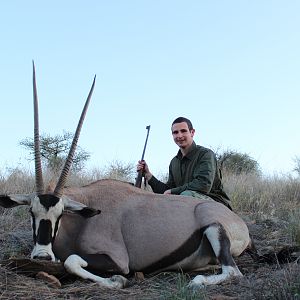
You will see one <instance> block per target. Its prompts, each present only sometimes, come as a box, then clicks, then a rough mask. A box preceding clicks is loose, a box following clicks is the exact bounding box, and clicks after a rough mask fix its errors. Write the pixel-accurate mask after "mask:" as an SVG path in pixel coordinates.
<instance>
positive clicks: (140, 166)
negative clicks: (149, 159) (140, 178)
mask: <svg viewBox="0 0 300 300" xmlns="http://www.w3.org/2000/svg"><path fill="white" fill-rule="evenodd" d="M136 170H137V172H139V171H141V170H142V171H143V172H144V174H145V177H146V179H147V180H150V178H151V177H152V174H151V172H150V170H149V167H148V165H147V163H146V161H144V160H139V161H138V164H137V166H136Z"/></svg>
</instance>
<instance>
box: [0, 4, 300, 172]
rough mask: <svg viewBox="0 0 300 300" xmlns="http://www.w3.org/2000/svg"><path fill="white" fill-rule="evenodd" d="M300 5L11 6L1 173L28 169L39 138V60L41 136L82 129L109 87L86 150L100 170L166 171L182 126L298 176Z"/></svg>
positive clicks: (2, 75)
mask: <svg viewBox="0 0 300 300" xmlns="http://www.w3.org/2000/svg"><path fill="white" fill-rule="evenodd" d="M299 12H300V1H264V0H259V1H255V0H254V1H253V0H251V1H243V0H235V1H233V0H232V1H225V0H224V1H221V0H219V1H201V0H198V1H188V0H186V1H174V0H172V1H164V0H160V1H157V0H152V1H142V0H140V1H131V0H127V1H114V0H111V1H101V0H98V1H92V0H85V1H74V0H73V1H50V2H49V1H48V2H44V1H30V0H28V1H14V0H11V1H1V4H0V25H1V26H0V33H1V56H0V60H1V71H0V82H1V89H0V98H1V118H0V125H1V144H2V145H1V150H0V166H1V168H3V167H5V166H16V165H18V164H19V163H21V164H23V163H24V164H26V163H27V162H26V160H25V158H26V156H27V153H26V151H25V150H24V149H22V148H21V146H19V145H18V143H19V141H20V140H22V139H23V138H25V137H31V136H32V135H33V106H32V65H31V64H32V59H34V60H35V64H36V73H37V84H38V94H39V101H40V131H41V132H44V133H49V134H53V135H54V134H59V133H62V131H63V130H67V131H74V130H75V127H76V125H77V121H78V118H79V115H80V112H81V109H82V106H83V104H84V101H85V99H86V96H87V94H88V91H89V88H90V85H91V83H92V80H93V77H94V74H97V82H96V87H95V92H94V95H93V99H92V102H91V105H90V108H89V111H88V113H87V117H86V121H85V124H84V127H83V130H82V134H81V137H80V140H79V144H80V146H81V147H83V148H84V149H85V150H87V151H89V152H90V153H91V160H90V163H89V166H90V167H92V166H95V167H98V168H102V167H103V166H104V165H106V164H108V163H109V162H111V161H113V160H119V161H123V162H126V163H127V162H134V163H135V162H136V161H137V160H138V159H139V158H140V157H141V154H142V150H143V145H144V141H145V137H146V129H145V127H146V126H147V125H149V124H150V125H151V131H150V136H149V141H148V148H147V150H146V155H145V158H146V160H147V161H148V163H149V166H150V169H151V170H152V171H153V173H155V174H157V173H165V172H167V169H168V164H169V161H170V159H171V158H172V157H173V156H174V154H175V153H176V152H177V146H176V145H175V144H174V142H173V140H172V137H171V132H170V124H171V122H172V121H173V119H175V118H176V117H178V116H186V117H188V118H190V119H191V120H192V122H193V124H194V127H195V129H196V135H195V141H196V142H197V143H198V144H201V145H203V146H206V147H210V148H212V149H214V150H216V149H220V148H221V149H228V148H229V149H233V150H237V151H239V152H242V153H248V154H249V155H250V156H251V157H253V158H254V159H256V160H257V161H258V162H259V164H260V166H261V167H262V170H263V172H264V173H265V174H274V173H276V174H282V173H284V174H286V173H289V172H291V170H292V169H293V165H294V163H293V157H295V156H296V155H300V139H299V133H298V131H299V111H300V101H299V100H300V99H299V98H300V84H299V80H300V73H299V72H300V18H299Z"/></svg>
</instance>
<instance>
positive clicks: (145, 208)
mask: <svg viewBox="0 0 300 300" xmlns="http://www.w3.org/2000/svg"><path fill="white" fill-rule="evenodd" d="M94 85H95V78H94V81H93V84H92V87H91V89H90V92H89V95H88V97H87V100H86V103H85V106H84V109H83V111H82V114H81V117H80V121H79V123H78V125H77V129H76V132H75V135H74V140H73V143H72V146H71V148H70V152H69V154H68V157H67V159H66V162H65V166H64V168H63V170H62V172H61V175H60V178H59V179H58V183H57V185H56V187H55V189H54V190H53V191H51V192H48V191H47V192H45V188H44V183H43V176H42V166H41V155H40V144H39V119H38V98H37V89H36V76H35V66H34V63H33V99H34V144H35V174H36V192H35V193H33V194H24V195H23V194H11V195H10V194H8V195H1V196H0V205H1V206H3V207H5V208H11V207H14V206H18V205H28V206H29V211H30V214H31V220H32V231H33V242H34V247H33V250H32V253H31V257H32V258H34V259H42V260H51V261H56V260H60V261H62V262H64V266H65V268H66V270H67V271H68V272H70V273H72V274H75V275H78V276H79V277H81V278H83V279H89V280H92V281H95V282H98V283H99V285H100V286H101V287H107V288H123V287H125V286H126V284H127V281H128V280H127V279H126V278H125V277H124V276H126V275H128V274H131V273H132V272H144V273H154V272H155V273H157V272H160V271H167V270H173V271H175V270H183V271H199V269H201V268H203V267H206V266H208V265H209V264H212V263H219V264H220V265H221V268H222V271H221V273H220V274H214V275H208V276H203V275H197V276H195V278H194V279H193V280H191V281H190V283H189V286H190V287H201V286H203V285H211V284H218V283H220V282H223V281H224V280H227V279H228V278H231V277H237V276H242V274H241V272H240V270H239V269H238V267H237V265H236V263H235V261H234V259H233V257H236V256H239V255H240V254H241V253H242V252H243V251H244V250H245V249H246V248H247V247H248V246H250V245H251V239H250V237H249V232H248V228H247V226H246V224H245V222H244V221H243V220H242V219H241V218H240V217H239V216H238V215H236V214H235V213H234V212H233V211H231V210H229V209H228V208H227V207H225V206H224V205H223V204H220V203H217V202H215V201H214V200H212V199H210V198H209V197H207V196H203V199H197V198H193V197H187V196H177V195H161V194H154V193H152V192H149V191H145V190H141V189H139V188H136V187H134V186H133V185H131V184H129V183H126V182H121V181H117V180H109V179H107V180H99V181H96V182H93V183H91V184H89V185H86V186H83V187H65V185H66V180H67V176H68V173H69V170H70V167H71V163H72V158H73V155H74V152H75V148H76V145H77V142H78V138H79V134H80V130H81V127H82V124H83V120H84V117H85V114H86V111H87V108H88V105H89V102H90V99H91V96H92V93H93V89H94ZM100 212H101V214H100ZM103 274H111V277H108V276H107V275H106V277H105V276H104V275H103ZM101 276H104V277H101Z"/></svg>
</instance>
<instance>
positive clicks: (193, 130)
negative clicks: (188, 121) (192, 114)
mask: <svg viewBox="0 0 300 300" xmlns="http://www.w3.org/2000/svg"><path fill="white" fill-rule="evenodd" d="M194 134H195V129H192V130H191V136H192V137H193V136H194Z"/></svg>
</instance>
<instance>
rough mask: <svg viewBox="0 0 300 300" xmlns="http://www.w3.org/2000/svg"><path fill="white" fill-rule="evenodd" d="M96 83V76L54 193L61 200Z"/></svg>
mask: <svg viewBox="0 0 300 300" xmlns="http://www.w3.org/2000/svg"><path fill="white" fill-rule="evenodd" d="M95 81H96V75H95V77H94V81H93V84H92V87H91V89H90V92H89V95H88V97H87V99H86V102H85V105H84V108H83V110H82V113H81V116H80V120H79V122H78V125H77V129H76V132H75V135H74V138H73V141H72V145H71V148H70V150H69V154H68V157H67V159H66V162H65V165H64V168H63V170H62V172H61V175H60V177H59V180H58V182H57V185H56V188H55V190H54V193H53V194H54V196H56V197H58V198H60V197H61V196H62V194H63V189H64V186H65V183H66V181H67V177H68V174H69V171H70V168H71V165H72V161H73V156H74V153H75V150H76V146H77V142H78V139H79V135H80V131H81V128H82V124H83V121H84V117H85V115H86V112H87V109H88V106H89V103H90V99H91V97H92V94H93V90H94V86H95Z"/></svg>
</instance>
